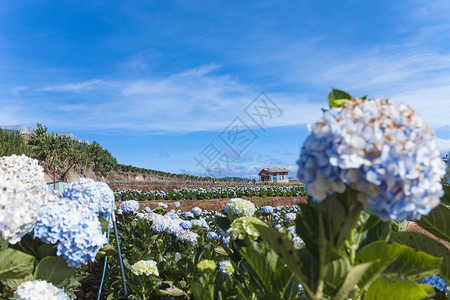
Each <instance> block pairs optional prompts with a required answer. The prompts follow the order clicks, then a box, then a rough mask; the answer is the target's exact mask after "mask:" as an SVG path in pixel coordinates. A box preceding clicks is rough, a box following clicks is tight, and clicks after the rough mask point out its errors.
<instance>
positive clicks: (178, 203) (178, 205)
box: [173, 201, 181, 208]
mask: <svg viewBox="0 0 450 300" xmlns="http://www.w3.org/2000/svg"><path fill="white" fill-rule="evenodd" d="M180 206H181V203H180V202H179V201H175V202H174V203H173V207H175V208H179V207H180Z"/></svg>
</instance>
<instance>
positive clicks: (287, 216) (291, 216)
mask: <svg viewBox="0 0 450 300" xmlns="http://www.w3.org/2000/svg"><path fill="white" fill-rule="evenodd" d="M296 217H297V215H296V214H294V213H287V214H285V215H284V220H285V221H286V222H290V221H294V220H295V218H296Z"/></svg>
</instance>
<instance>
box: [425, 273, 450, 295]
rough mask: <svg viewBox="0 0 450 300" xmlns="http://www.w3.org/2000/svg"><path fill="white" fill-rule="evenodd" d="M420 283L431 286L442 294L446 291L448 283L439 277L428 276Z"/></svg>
mask: <svg viewBox="0 0 450 300" xmlns="http://www.w3.org/2000/svg"><path fill="white" fill-rule="evenodd" d="M420 283H423V284H429V285H431V286H432V287H434V288H435V289H438V290H439V291H441V292H442V291H444V289H445V287H446V286H447V282H446V281H445V280H444V279H442V278H441V277H439V276H437V275H433V276H428V277H426V278H424V279H423V280H422V281H421V282H420Z"/></svg>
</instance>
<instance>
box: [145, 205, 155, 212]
mask: <svg viewBox="0 0 450 300" xmlns="http://www.w3.org/2000/svg"><path fill="white" fill-rule="evenodd" d="M144 211H145V212H146V213H152V212H153V210H152V209H151V208H150V207H148V206H146V207H145V208H144Z"/></svg>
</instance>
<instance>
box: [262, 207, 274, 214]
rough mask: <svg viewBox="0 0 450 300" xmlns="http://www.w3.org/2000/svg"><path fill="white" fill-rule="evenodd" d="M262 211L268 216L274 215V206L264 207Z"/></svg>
mask: <svg viewBox="0 0 450 300" xmlns="http://www.w3.org/2000/svg"><path fill="white" fill-rule="evenodd" d="M262 210H263V213H265V214H266V215H267V214H271V213H273V206H268V205H266V206H263V207H262Z"/></svg>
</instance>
